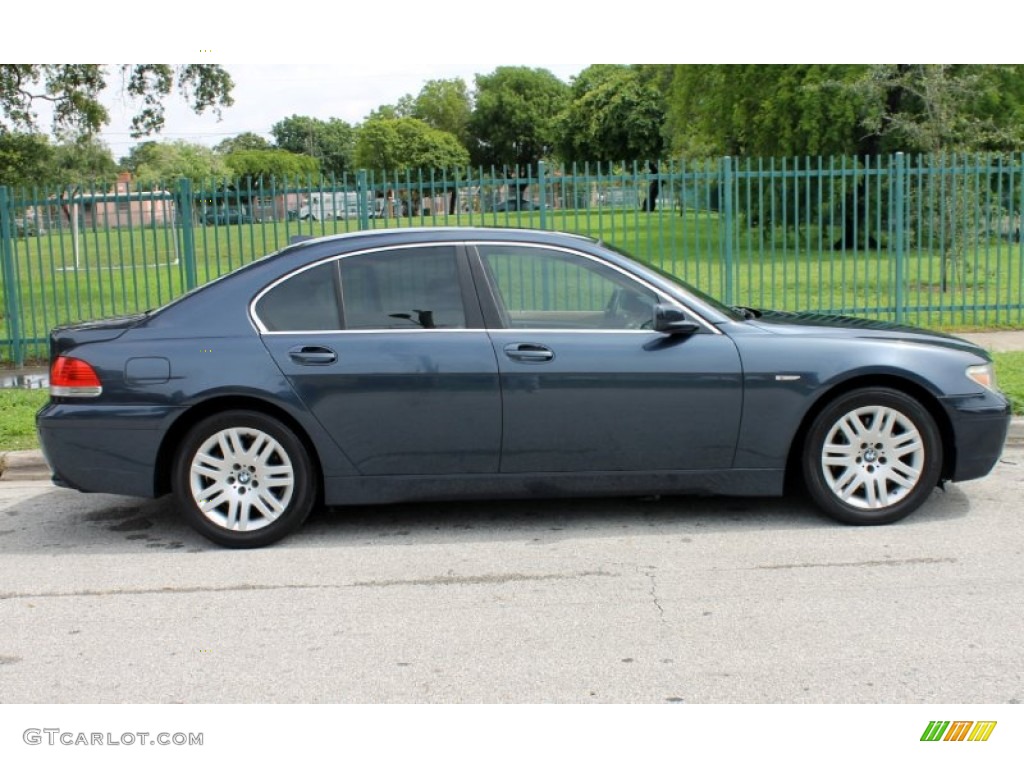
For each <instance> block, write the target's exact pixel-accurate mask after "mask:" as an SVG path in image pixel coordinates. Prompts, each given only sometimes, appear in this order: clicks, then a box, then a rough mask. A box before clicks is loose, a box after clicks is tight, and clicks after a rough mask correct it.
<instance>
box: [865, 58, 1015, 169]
mask: <svg viewBox="0 0 1024 768" xmlns="http://www.w3.org/2000/svg"><path fill="white" fill-rule="evenodd" d="M845 90H846V92H847V93H849V94H850V95H851V96H852V97H853V98H855V99H857V100H859V101H860V103H861V105H862V117H861V121H860V123H861V125H862V127H863V128H864V129H865V130H866V131H867V133H868V134H869V135H871V136H877V137H880V138H881V139H883V140H884V141H883V142H882V148H883V149H884V150H885V151H890V152H892V151H904V152H929V153H943V152H973V151H985V150H1008V151H1012V150H1015V149H1017V148H1018V147H1019V146H1020V143H1021V141H1022V140H1024V131H1022V129H1021V124H1020V118H1021V114H1022V111H1024V67H1022V66H988V65H985V66H982V65H966V64H960V65H950V64H878V65H872V66H870V67H867V68H865V70H864V71H863V72H862V73H861V74H860V76H859V77H858V78H856V79H855V80H853V81H852V82H848V83H847V87H846V89H845Z"/></svg>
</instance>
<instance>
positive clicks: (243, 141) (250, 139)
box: [214, 131, 271, 155]
mask: <svg viewBox="0 0 1024 768" xmlns="http://www.w3.org/2000/svg"><path fill="white" fill-rule="evenodd" d="M270 148H271V146H270V142H269V141H267V140H266V139H264V138H263V137H262V136H260V135H259V134H258V133H253V132H252V131H245V132H244V133H240V134H238V135H237V136H232V137H231V138H229V139H224V141H222V142H220V143H219V144H217V146H216V147H214V149H215V150H216V151H217V152H219V153H220V154H222V155H230V154H231V153H232V152H238V151H240V150H245V149H270Z"/></svg>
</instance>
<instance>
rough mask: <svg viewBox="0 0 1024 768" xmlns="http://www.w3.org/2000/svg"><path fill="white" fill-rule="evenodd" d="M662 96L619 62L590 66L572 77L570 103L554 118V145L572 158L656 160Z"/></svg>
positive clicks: (563, 155) (662, 115)
mask: <svg viewBox="0 0 1024 768" xmlns="http://www.w3.org/2000/svg"><path fill="white" fill-rule="evenodd" d="M664 120H665V107H664V98H663V96H662V94H661V93H660V92H659V91H658V89H657V88H656V87H654V86H653V85H649V84H646V83H644V82H643V80H642V78H641V74H640V71H639V70H638V69H637V68H635V67H630V66H625V65H622V64H594V65H592V66H590V67H587V68H586V69H584V70H583V71H582V72H580V74H579V75H577V76H576V77H575V78H573V82H572V101H571V102H570V103H569V106H568V107H567V108H566V109H565V111H564V112H563V113H562V114H561V115H560V116H559V121H558V140H557V148H558V153H559V155H560V156H561V158H562V159H563V160H565V161H567V162H572V161H588V160H589V161H602V162H615V161H619V162H622V161H625V162H631V161H636V160H657V159H658V158H659V157H660V156H661V154H662V151H663V149H664V142H663V140H662V135H661V129H662V125H663V123H664Z"/></svg>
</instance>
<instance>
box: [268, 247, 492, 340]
mask: <svg viewBox="0 0 1024 768" xmlns="http://www.w3.org/2000/svg"><path fill="white" fill-rule="evenodd" d="M462 242H463V241H461V240H450V241H449V240H439V241H431V242H428V243H401V244H398V245H379V246H377V247H375V248H363V249H362V250H358V251H352V252H350V253H334V254H331V255H330V256H324V257H323V258H322V259H318V260H317V261H313V262H310V263H309V264H306V265H304V266H302V267H299V268H298V269H296V270H294V271H292V272H289V273H288V274H286V275H282V276H281V277H279V278H277V279H276V280H274V281H273V282H272V283H270V284H269V285H267V286H266V287H264V288H263V289H262V290H261V291H260V292H259V293H257V294H256V295H255V296H254V297H253V298H252V300H251V301H250V302H249V320H250V322H252V324H253V325H254V326H255V328H256V330H257V332H258V333H259V334H260V335H261V336H267V335H272V334H285V333H289V334H296V333H304V334H310V333H360V331H358V330H352V331H350V330H347V329H339V330H335V331H323V330H320V331H317V330H310V331H270V330H267V327H266V326H265V325H264V324H263V321H262V320H260V316H259V315H258V314H257V313H256V304H257V303H259V300H260V299H262V298H263V297H264V295H266V294H267V293H269V292H270V291H272V290H274V288H276V287H277V286H278V285H280V284H281V283H283V282H285V281H286V280H290V279H291V278H293V277H295V276H296V275H299V274H302V273H303V272H305V271H306V270H308V269H314V268H315V267H319V266H321V265H322V264H326V263H327V262H329V261H340V260H341V259H347V258H348V257H349V256H362V255H364V254H367V253H377V252H379V251H397V250H401V249H404V248H422V247H424V246H427V247H435V246H439V245H450V246H453V247H455V248H458V246H460V245H462ZM343 289H344V288H343ZM373 330H374V331H375V332H376V331H377V330H381V331H389V330H404V329H388V328H381V329H373ZM409 330H411V331H423V330H438V331H445V330H449V331H462V330H479V329H473V328H430V329H424V328H418V329H417V328H410V329H409Z"/></svg>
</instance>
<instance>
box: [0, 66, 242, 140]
mask: <svg viewBox="0 0 1024 768" xmlns="http://www.w3.org/2000/svg"><path fill="white" fill-rule="evenodd" d="M112 68H114V69H116V70H117V71H118V72H119V73H120V75H121V80H122V85H123V87H124V89H125V91H126V92H127V93H128V94H129V95H130V96H132V97H135V98H138V99H140V100H141V103H142V105H141V109H140V110H139V112H138V113H137V114H136V115H135V116H134V117H133V118H132V135H133V136H136V137H138V136H145V135H148V134H151V133H154V132H158V131H160V129H162V128H163V126H164V101H165V99H166V98H167V97H168V96H169V95H170V94H171V93H172V91H173V90H174V89H175V86H177V90H178V93H179V94H180V95H181V96H182V97H183V98H184V99H185V100H186V101H187V102H188V104H189V106H190V107H191V108H192V110H193V111H195V112H196V113H197V114H200V113H202V112H204V111H206V110H207V109H211V110H212V111H213V112H214V114H215V115H217V116H218V117H219V116H220V114H221V109H222V108H224V107H229V106H231V104H232V103H234V102H233V99H232V98H231V90H232V88H233V87H234V83H233V82H232V80H231V76H230V75H229V74H228V73H227V71H226V70H225V69H224V68H223V67H220V66H218V65H215V64H183V65H178V66H171V65H169V64H121V65H105V64H3V65H0V125H3V126H4V127H13V128H15V129H19V130H27V131H32V130H35V129H36V128H37V127H38V126H37V121H38V114H37V112H36V108H35V104H36V102H38V101H46V102H48V103H50V104H52V105H53V129H54V131H55V132H59V131H60V130H65V129H71V130H72V131H73V132H74V133H76V134H93V133H96V132H97V131H99V130H100V129H101V128H102V127H103V126H104V125H106V124H107V123H109V122H110V115H109V113H108V112H107V109H106V108H105V107H104V106H103V105H102V103H101V102H100V100H99V97H100V94H101V92H102V91H103V89H104V88H106V87H107V85H108V84H109V80H110V76H111V71H110V70H111V69H112Z"/></svg>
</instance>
